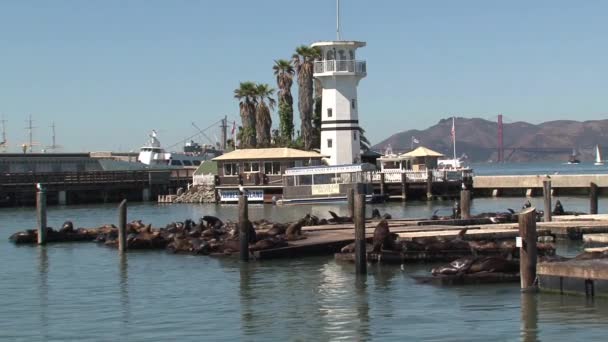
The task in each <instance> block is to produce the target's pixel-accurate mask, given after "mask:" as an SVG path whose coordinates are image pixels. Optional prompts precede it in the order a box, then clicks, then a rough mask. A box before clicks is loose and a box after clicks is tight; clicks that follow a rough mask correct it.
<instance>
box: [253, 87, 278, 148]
mask: <svg viewBox="0 0 608 342" xmlns="http://www.w3.org/2000/svg"><path fill="white" fill-rule="evenodd" d="M255 90H256V96H257V102H258V103H257V106H256V108H255V117H256V125H255V130H256V133H257V141H258V146H259V147H268V146H270V128H271V126H272V118H271V117H270V111H271V110H272V109H274V105H275V103H276V102H275V100H274V99H273V98H272V97H271V96H272V94H273V93H274V89H272V88H270V86H269V85H268V84H265V83H264V84H258V85H256V89H255ZM266 101H268V104H266ZM269 107H270V108H269Z"/></svg>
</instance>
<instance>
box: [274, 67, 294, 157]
mask: <svg viewBox="0 0 608 342" xmlns="http://www.w3.org/2000/svg"><path fill="white" fill-rule="evenodd" d="M272 70H274V75H275V76H276V77H277V86H278V87H279V92H278V97H279V133H280V140H281V143H282V144H284V145H288V144H289V143H290V142H291V141H292V139H293V97H292V96H291V85H292V84H293V74H294V72H295V71H294V69H293V65H292V64H291V62H290V61H288V60H285V59H279V60H275V61H274V65H273V66H272Z"/></svg>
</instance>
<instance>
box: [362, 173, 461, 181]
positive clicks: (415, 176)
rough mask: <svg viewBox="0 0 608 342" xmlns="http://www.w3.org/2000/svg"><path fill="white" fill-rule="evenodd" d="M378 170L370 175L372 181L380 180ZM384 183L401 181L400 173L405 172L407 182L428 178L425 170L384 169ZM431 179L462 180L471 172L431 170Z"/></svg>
mask: <svg viewBox="0 0 608 342" xmlns="http://www.w3.org/2000/svg"><path fill="white" fill-rule="evenodd" d="M380 173H381V172H380V171H377V172H375V173H374V174H373V175H372V180H373V181H374V182H380ZM382 173H384V182H385V183H401V174H405V179H406V181H407V182H426V181H427V179H428V173H427V171H407V170H385V171H384V172H382ZM432 174H433V181H435V182H443V181H447V182H456V181H462V180H463V179H464V178H466V177H470V174H471V172H470V171H468V170H433V172H432Z"/></svg>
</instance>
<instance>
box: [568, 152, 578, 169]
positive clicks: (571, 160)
mask: <svg viewBox="0 0 608 342" xmlns="http://www.w3.org/2000/svg"><path fill="white" fill-rule="evenodd" d="M576 156H577V153H576V150H575V149H572V154H571V155H570V158H568V165H577V164H580V163H581V161H580V160H578V159H577V158H576Z"/></svg>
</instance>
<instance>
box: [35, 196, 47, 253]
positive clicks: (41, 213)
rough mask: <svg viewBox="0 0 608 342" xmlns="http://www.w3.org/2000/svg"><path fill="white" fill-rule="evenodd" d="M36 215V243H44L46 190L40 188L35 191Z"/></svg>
mask: <svg viewBox="0 0 608 342" xmlns="http://www.w3.org/2000/svg"><path fill="white" fill-rule="evenodd" d="M36 216H37V221H38V227H37V228H38V244H39V245H44V244H46V191H45V190H44V189H42V188H40V186H39V189H38V192H36Z"/></svg>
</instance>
